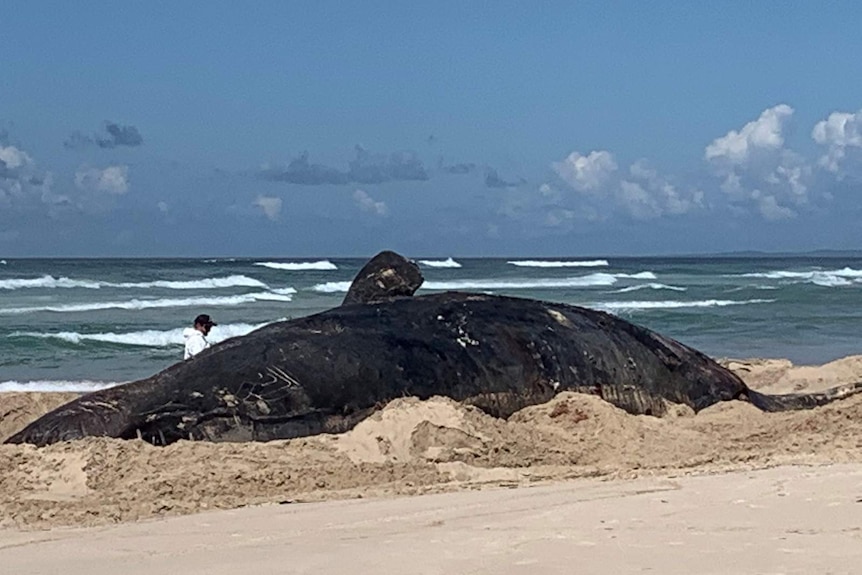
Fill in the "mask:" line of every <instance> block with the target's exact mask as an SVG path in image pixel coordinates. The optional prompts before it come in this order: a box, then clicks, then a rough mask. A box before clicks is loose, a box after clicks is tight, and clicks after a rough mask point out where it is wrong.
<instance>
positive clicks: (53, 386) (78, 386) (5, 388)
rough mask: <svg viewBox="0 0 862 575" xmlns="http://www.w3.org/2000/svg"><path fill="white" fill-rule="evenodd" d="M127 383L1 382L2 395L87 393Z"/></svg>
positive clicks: (82, 381) (0, 390)
mask: <svg viewBox="0 0 862 575" xmlns="http://www.w3.org/2000/svg"><path fill="white" fill-rule="evenodd" d="M123 383H126V382H124V381H90V380H86V379H85V380H81V381H63V380H34V381H15V380H14V379H13V380H9V381H0V393H4V392H6V393H8V392H12V391H18V392H21V391H26V392H30V391H32V392H44V391H70V392H77V393H87V392H90V391H98V390H100V389H108V388H109V387H116V386H118V385H122V384H123Z"/></svg>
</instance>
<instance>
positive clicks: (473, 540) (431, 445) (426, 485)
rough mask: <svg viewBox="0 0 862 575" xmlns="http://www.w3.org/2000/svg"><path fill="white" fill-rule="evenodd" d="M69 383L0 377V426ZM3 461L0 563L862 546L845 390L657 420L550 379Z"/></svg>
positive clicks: (830, 564) (825, 558)
mask: <svg viewBox="0 0 862 575" xmlns="http://www.w3.org/2000/svg"><path fill="white" fill-rule="evenodd" d="M723 362H724V363H725V364H726V365H728V366H729V367H730V368H731V369H734V370H735V371H737V373H739V374H740V375H741V376H742V377H743V378H744V379H745V380H746V381H747V382H748V383H749V385H751V386H752V387H754V388H757V389H761V390H764V391H767V392H770V393H781V392H794V391H802V390H809V389H822V388H825V387H829V386H832V385H839V384H842V383H849V382H854V381H862V357H859V356H856V357H850V358H844V359H842V360H839V361H837V362H833V363H831V364H827V365H825V366H816V367H815V366H792V365H791V364H790V363H789V362H786V361H783V360H746V361H741V360H723ZM66 400H68V396H67V397H57V394H0V439H2V438H4V437H6V436H8V435H10V434H11V433H14V432H15V431H17V429H19V428H20V427H21V426H23V425H24V424H25V423H26V422H27V421H28V420H29V419H32V418H35V417H38V416H39V415H41V414H42V413H44V412H46V411H47V410H49V409H51V408H53V407H55V406H56V405H59V404H60V403H63V402H64V401H66ZM779 466H780V467H779ZM0 470H2V473H0V566H6V565H14V566H15V568H14V569H11V570H9V571H6V570H5V569H0V572H3V573H6V572H9V573H15V574H18V573H21V574H24V573H50V572H59V571H61V570H62V571H63V572H64V573H69V574H70V575H76V574H77V573H81V574H84V573H87V574H96V573H108V572H109V571H108V569H111V572H114V571H117V570H119V569H123V571H125V572H129V571H130V569H132V568H134V569H138V567H136V566H135V565H137V564H140V565H143V566H144V567H141V568H140V570H139V571H134V570H133V571H131V572H132V573H137V572H141V573H144V572H145V569H146V572H147V573H153V572H157V573H161V572H185V573H204V572H206V573H208V574H210V575H216V574H218V573H228V572H236V571H237V569H241V570H242V571H243V572H244V571H246V569H248V570H249V572H258V573H283V572H305V571H311V570H312V569H315V570H318V571H319V570H320V569H321V568H322V569H323V571H324V572H333V573H335V572H347V571H348V570H350V571H351V572H353V573H357V572H369V571H375V572H380V573H387V572H395V569H396V568H398V567H399V566H400V568H399V571H400V572H422V573H466V572H481V573H486V572H487V573H516V572H526V571H527V570H528V569H529V570H535V569H538V570H541V571H550V572H560V573H562V572H574V571H573V569H575V570H576V571H577V572H621V571H625V572H641V571H648V569H647V568H651V569H653V570H654V571H655V572H664V573H693V572H697V573H732V572H739V573H791V572H794V573H795V572H799V573H802V572H807V573H811V572H826V571H828V570H830V569H831V572H835V573H838V572H847V573H849V572H857V571H858V569H855V566H854V565H853V564H852V563H850V560H851V559H859V558H860V557H862V555H860V554H862V502H859V501H857V500H860V499H862V396H857V397H854V398H850V399H847V400H844V401H841V402H836V403H834V404H832V405H829V406H826V407H822V408H818V409H815V410H811V411H801V412H789V413H781V414H765V413H761V412H760V411H758V410H757V409H755V408H754V407H752V406H751V405H749V404H746V403H742V402H727V403H722V404H719V405H716V406H713V407H711V408H708V409H706V410H704V411H702V412H701V413H699V414H697V415H696V416H695V415H693V414H692V413H691V410H689V409H687V408H684V407H678V408H676V409H674V410H672V414H671V415H670V416H668V417H665V418H662V419H659V418H654V417H648V416H632V415H629V414H627V413H625V412H622V411H621V410H619V409H616V408H614V407H613V406H611V405H609V404H607V403H605V402H603V401H602V400H600V399H598V398H595V397H590V396H582V395H578V394H570V393H566V394H561V395H560V396H558V397H557V398H555V399H554V400H553V401H551V402H549V403H547V404H545V405H540V406H534V407H531V408H528V409H525V410H522V411H521V412H519V413H517V414H515V415H513V416H512V417H511V418H510V419H509V420H508V421H503V420H497V419H494V418H491V417H488V416H486V415H484V414H483V413H481V412H480V411H478V410H476V409H473V408H469V407H464V406H462V405H459V404H457V403H455V402H453V401H451V400H448V399H445V398H435V399H432V400H428V401H417V400H415V399H410V398H408V399H402V400H397V401H395V402H392V403H390V404H389V405H388V406H387V407H386V408H384V409H383V410H382V411H380V412H378V413H377V414H375V415H373V416H372V417H370V418H369V419H367V420H366V421H364V422H362V423H361V424H360V425H358V426H357V427H356V428H355V429H354V430H352V431H350V432H348V433H345V434H342V435H338V436H319V437H314V438H306V439H300V440H293V441H277V442H271V443H266V444H260V443H258V444H252V443H248V444H210V443H192V442H179V443H177V444H174V445H171V446H168V447H166V448H156V447H152V446H150V445H148V444H145V443H143V442H140V441H119V440H110V439H88V440H83V441H76V442H71V443H65V444H58V445H53V446H49V447H46V448H39V449H37V448H34V447H31V446H11V445H3V446H0ZM755 470H760V471H755ZM500 487H530V488H529V489H520V490H511V489H505V490H500V489H499V488H500ZM429 493H437V494H438V495H435V496H433V497H421V498H404V497H401V496H403V495H417V494H429ZM359 498H362V500H361V501H357V499H359ZM369 498H373V499H369ZM334 500H342V501H334ZM343 500H352V501H343ZM300 502H305V504H303V505H295V503H300ZM309 502H321V503H314V504H311V503H309ZM278 503H282V504H283V505H273V504H278ZM253 505H257V507H252V508H250V509H244V510H237V508H240V507H245V506H253ZM260 505H263V506H262V507H261V506H260ZM215 509H221V510H229V511H218V512H214V511H212V510H215ZM201 512H204V514H200V513H201ZM193 513H195V514H197V515H190V516H188V517H171V516H177V515H188V514H193ZM857 518H858V519H857ZM141 520H145V521H141ZM135 521H138V522H137V523H133V522H135ZM602 521H605V522H606V523H601V522H602ZM854 521H855V523H854ZM117 523H121V524H122V525H112V524H117ZM85 527H89V529H84V528H85ZM651 557H652V559H650V558H651ZM719 558H720V560H721V561H723V562H724V563H718V562H717V561H718V560H719ZM537 561H538V563H536V562H537ZM582 561H583V563H582ZM845 561H846V563H842V562H845ZM574 562H577V563H574ZM28 565H29V567H28ZM147 565H149V568H146V566H147ZM576 567H577V568H576ZM28 569H30V570H28ZM842 569H843V571H842Z"/></svg>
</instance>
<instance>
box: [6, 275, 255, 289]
mask: <svg viewBox="0 0 862 575" xmlns="http://www.w3.org/2000/svg"><path fill="white" fill-rule="evenodd" d="M228 287H257V288H264V289H266V287H267V286H266V284H265V283H263V282H262V281H259V280H256V279H254V278H250V277H248V276H243V275H232V276H227V277H216V278H204V279H200V280H186V281H172V280H156V281H149V282H121V283H114V282H106V281H96V280H81V279H70V278H67V277H59V278H55V277H53V276H50V275H44V276H42V277H38V278H13V279H7V280H0V289H10V290H14V289H24V288H85V289H101V288H121V289H127V288H130V289H147V288H163V289H176V290H191V289H221V288H228Z"/></svg>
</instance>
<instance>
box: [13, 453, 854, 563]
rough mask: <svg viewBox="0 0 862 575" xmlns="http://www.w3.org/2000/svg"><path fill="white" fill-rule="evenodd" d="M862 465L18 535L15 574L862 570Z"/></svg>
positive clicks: (275, 508)
mask: <svg viewBox="0 0 862 575" xmlns="http://www.w3.org/2000/svg"><path fill="white" fill-rule="evenodd" d="M860 498H862V466H860V465H832V466H828V467H814V468H807V467H781V468H776V469H770V470H761V471H750V472H735V473H729V474H723V475H710V476H700V477H691V476H689V477H675V478H639V479H634V480H627V481H623V480H611V481H603V480H596V479H592V480H579V481H569V482H562V483H556V484H553V485H549V486H541V487H532V488H524V489H515V490H502V489H499V488H498V489H489V490H485V491H480V492H463V491H461V492H457V493H447V494H441V495H429V496H425V497H410V498H396V499H375V500H352V501H329V502H321V503H309V504H305V505H281V506H279V505H266V506H259V507H252V508H247V509H239V510H233V511H220V512H208V513H203V514H198V515H191V516H185V517H175V518H170V519H164V520H160V521H147V522H139V523H133V524H123V525H120V526H113V527H110V528H106V529H74V530H54V531H48V532H37V533H32V532H31V533H26V534H25V533H13V534H11V536H9V535H7V537H5V538H3V539H0V565H2V566H3V572H4V573H10V574H15V575H45V574H48V573H64V574H68V575H78V574H80V575H85V574H86V575H115V574H117V573H123V574H124V575H153V574H156V573H158V574H161V573H183V574H184V575H235V574H237V573H254V574H257V575H268V574H283V573H296V574H304V573H309V574H315V575H318V574H320V573H327V574H330V575H338V574H345V575H356V574H357V573H374V574H377V575H387V574H392V575H403V574H404V573H415V574H426V573H427V574H441V575H443V574H445V575H450V574H459V573H489V574H495V575H505V574H516V573H517V574H522V573H523V574H525V575H526V574H534V573H543V574H555V573H560V574H571V573H584V574H588V573H661V574H665V575H672V574H680V575H689V574H691V573H704V574H708V573H715V574H734V573H760V574H765V573H773V574H777V573H785V574H790V573H800V574H802V573H804V574H812V573H833V574H838V573H848V574H849V573H858V572H859V562H860V560H862V501H860Z"/></svg>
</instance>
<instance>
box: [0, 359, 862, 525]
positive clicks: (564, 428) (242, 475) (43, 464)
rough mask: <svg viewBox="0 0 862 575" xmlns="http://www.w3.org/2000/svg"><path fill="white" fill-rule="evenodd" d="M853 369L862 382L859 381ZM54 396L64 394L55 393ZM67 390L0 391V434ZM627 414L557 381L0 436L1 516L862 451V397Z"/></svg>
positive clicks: (789, 380)
mask: <svg viewBox="0 0 862 575" xmlns="http://www.w3.org/2000/svg"><path fill="white" fill-rule="evenodd" d="M729 365H730V366H731V367H732V368H733V369H735V370H737V371H738V373H740V375H742V376H743V378H744V379H747V380H749V381H750V384H751V385H752V386H753V387H759V388H761V389H764V388H770V389H771V388H774V387H782V386H788V385H790V386H791V387H794V388H796V387H798V385H800V382H803V381H804V382H807V383H805V385H812V386H818V387H821V386H822V387H826V386H828V385H836V384H838V383H845V382H846V381H847V378H854V377H857V376H858V375H860V372H862V367H860V361H859V358H845V359H844V360H841V361H838V362H833V363H831V364H827V365H826V366H821V367H820V368H812V367H807V368H804V367H799V368H797V367H794V366H792V364H790V363H789V362H781V361H777V362H776V361H773V360H748V361H737V362H729ZM859 379H862V377H860V378H859ZM64 395H65V396H64ZM68 399H69V397H68V394H0V414H3V416H2V418H0V430H2V433H3V434H4V437H5V436H8V435H9V434H11V433H13V432H14V431H17V429H18V428H20V427H23V426H24V425H25V424H26V423H27V420H28V418H29V417H36V416H38V415H41V414H42V413H44V412H45V411H48V410H49V409H50V408H53V407H55V406H56V405H58V404H61V403H63V402H65V401H67V400H68ZM670 413H671V416H669V417H664V418H661V419H659V418H655V417H650V416H633V415H629V414H628V413H626V412H624V411H622V410H620V409H617V408H616V407H614V406H612V405H610V404H608V403H606V402H604V401H602V400H600V399H599V398H597V397H593V396H587V395H579V394H574V393H562V394H560V395H558V396H557V397H555V398H554V399H553V400H552V401H550V402H548V403H546V404H543V405H537V406H532V407H528V408H526V409H523V410H521V411H520V412H518V413H515V414H514V415H512V417H510V418H509V420H508V421H504V420H500V419H495V418H493V417H490V416H488V415H486V414H484V413H483V412H481V411H480V410H478V409H477V408H474V407H470V406H464V405H461V404H459V403H457V402H454V401H452V400H450V399H448V398H443V397H436V398H432V399H429V400H427V401H419V400H417V399H415V398H404V399H399V400H396V401H393V402H391V403H390V404H388V405H387V406H386V407H384V408H383V409H381V410H380V411H378V412H377V413H375V414H373V415H372V416H370V417H369V418H367V419H366V420H365V421H363V422H361V423H360V424H359V425H357V426H356V427H355V428H354V429H353V430H351V431H349V432H347V433H344V434H341V435H330V436H318V437H312V438H306V439H297V440H292V441H274V442H270V443H242V444H240V443H221V444H213V443H194V442H187V441H181V442H178V443H176V444H173V445H171V446H168V447H165V448H157V447H153V446H151V445H149V444H146V443H143V442H140V441H120V440H112V439H87V440H83V441H76V442H70V443H64V444H57V445H52V446H48V447H45V448H38V449H37V448H34V447H32V446H20V445H2V446H0V469H3V470H4V473H3V474H0V526H2V525H16V526H19V527H26V528H43V527H51V526H55V525H82V524H84V525H88V524H103V523H108V522H117V521H129V520H136V519H141V518H147V517H152V516H158V515H164V514H178V513H191V512H195V511H199V510H203V509H212V508H234V507H240V506H244V505H252V504H260V503H287V502H296V501H312V500H321V499H331V498H346V497H366V496H385V495H390V494H416V493H427V492H435V491H447V490H454V489H464V488H478V487H482V486H485V485H523V484H528V483H532V482H537V481H548V480H558V479H565V478H571V477H583V476H597V475H598V476H612V477H620V476H624V477H629V476H634V475H643V474H663V475H668V474H670V475H674V474H680V473H708V472H718V471H724V470H729V469H740V468H744V469H748V468H757V467H768V466H773V465H778V464H785V463H796V464H800V463H801V464H820V463H829V462H860V461H862V397H858V396H857V397H853V398H850V399H847V400H844V401H841V402H836V403H834V404H832V405H829V406H825V407H822V408H818V409H815V410H811V411H800V412H789V413H780V414H766V413H762V412H760V411H759V410H757V409H756V408H754V407H753V406H751V405H750V404H747V403H742V402H726V403H722V404H719V405H715V406H713V407H710V408H708V409H705V410H703V411H701V412H700V413H699V414H697V415H694V414H693V413H692V412H691V410H690V409H688V408H685V407H681V406H680V407H675V408H673V409H671V412H670Z"/></svg>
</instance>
